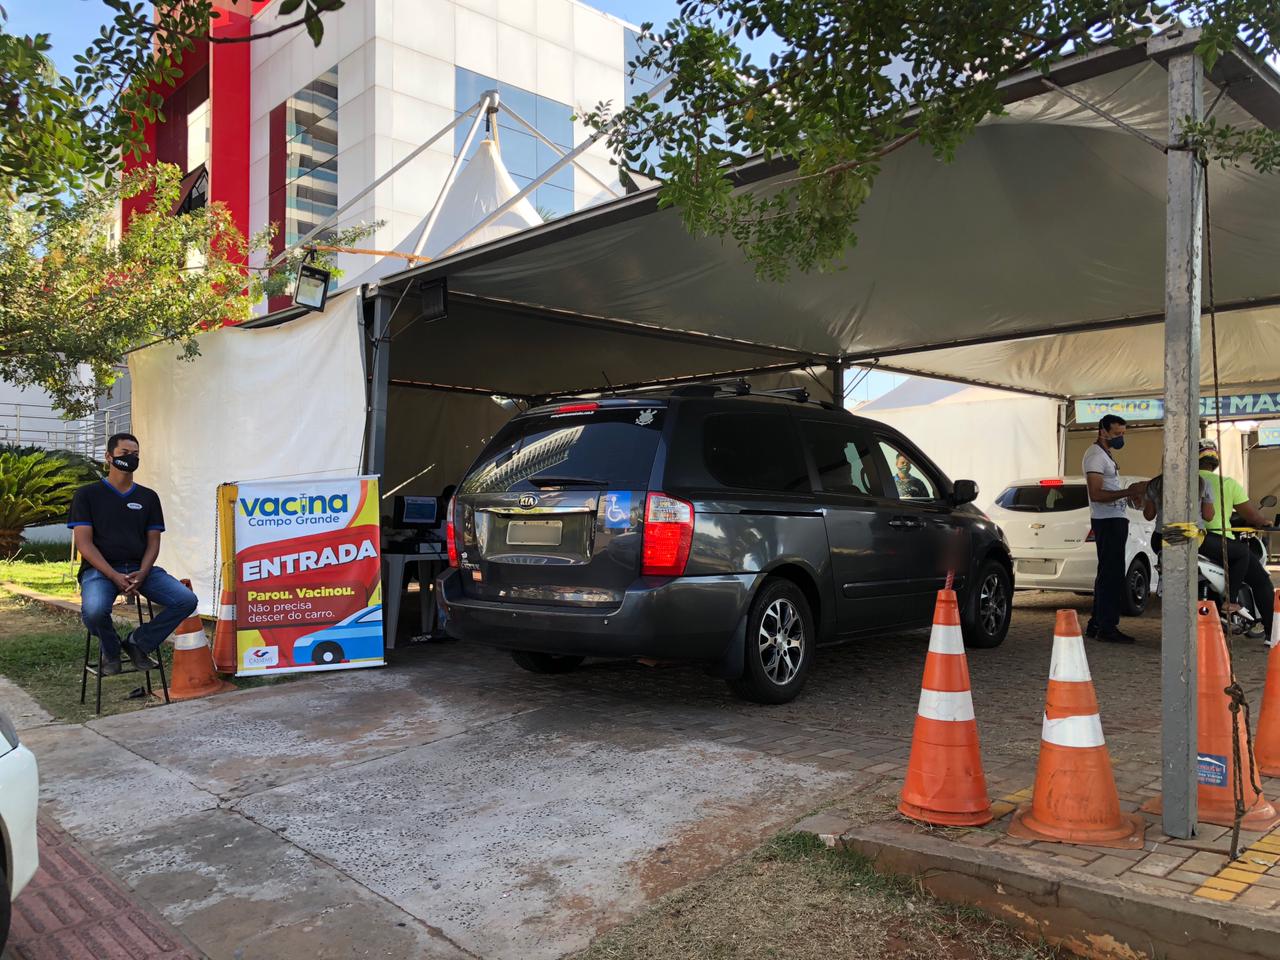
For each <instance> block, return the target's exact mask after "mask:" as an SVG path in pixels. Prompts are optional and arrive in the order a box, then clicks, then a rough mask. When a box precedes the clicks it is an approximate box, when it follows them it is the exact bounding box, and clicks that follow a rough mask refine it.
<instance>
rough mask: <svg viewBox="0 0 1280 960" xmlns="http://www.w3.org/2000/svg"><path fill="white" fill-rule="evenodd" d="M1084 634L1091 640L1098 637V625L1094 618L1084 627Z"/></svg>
mask: <svg viewBox="0 0 1280 960" xmlns="http://www.w3.org/2000/svg"><path fill="white" fill-rule="evenodd" d="M1084 635H1085V636H1086V637H1088V638H1089V639H1090V640H1092V639H1094V638H1095V637H1097V635H1098V625H1097V624H1096V623H1094V622H1093V621H1092V620H1090V621H1089V623H1088V624H1087V625H1086V626H1085V628H1084Z"/></svg>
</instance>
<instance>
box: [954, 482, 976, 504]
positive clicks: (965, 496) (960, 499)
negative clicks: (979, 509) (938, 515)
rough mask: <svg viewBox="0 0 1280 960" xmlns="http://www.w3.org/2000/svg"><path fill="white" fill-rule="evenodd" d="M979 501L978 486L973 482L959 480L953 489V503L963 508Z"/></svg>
mask: <svg viewBox="0 0 1280 960" xmlns="http://www.w3.org/2000/svg"><path fill="white" fill-rule="evenodd" d="M977 499H978V485H977V484H976V483H975V482H974V481H972V480H957V481H956V482H955V484H953V485H952V488H951V503H952V504H953V505H954V506H957V507H959V506H962V505H964V504H966V503H973V501H975V500H977Z"/></svg>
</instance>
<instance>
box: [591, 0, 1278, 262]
mask: <svg viewBox="0 0 1280 960" xmlns="http://www.w3.org/2000/svg"><path fill="white" fill-rule="evenodd" d="M1179 23H1182V24H1186V25H1190V26H1196V27H1200V28H1202V30H1203V39H1202V41H1201V42H1200V44H1199V50H1198V52H1199V53H1200V55H1201V56H1202V57H1203V58H1204V60H1205V62H1206V64H1207V65H1208V66H1209V67H1212V65H1213V63H1214V61H1215V60H1216V59H1217V58H1218V57H1219V56H1221V55H1222V53H1223V52H1225V51H1226V50H1227V49H1229V48H1230V47H1231V45H1232V44H1233V43H1235V42H1237V39H1238V40H1240V41H1242V42H1244V43H1245V44H1246V45H1247V46H1248V47H1249V48H1250V50H1252V51H1253V53H1255V54H1257V55H1259V56H1272V55H1274V54H1275V53H1276V38H1277V36H1280V4H1278V3H1276V2H1275V0H1194V2H1193V0H1167V2H1160V3H1152V4H1148V3H1144V2H1132V0H1061V2H1051V3H1047V2H1044V0H1015V2H1013V3H991V2H990V0H947V2H946V3H936V2H921V0H862V2H849V0H685V2H684V3H682V4H681V8H680V17H679V18H678V19H675V20H672V21H671V22H670V23H668V24H667V25H666V26H665V27H658V28H655V27H654V26H653V25H652V24H645V25H644V33H643V36H642V41H641V46H642V49H643V51H644V52H643V53H642V55H641V56H640V57H639V58H638V59H637V60H636V61H635V63H634V64H633V66H634V67H635V68H637V69H638V70H643V71H645V72H651V71H652V72H656V73H657V74H659V75H664V76H669V77H670V84H669V86H668V87H666V88H665V90H664V91H663V92H661V93H660V94H658V95H657V96H655V97H646V96H641V97H639V98H637V99H636V100H635V101H634V102H633V103H632V104H630V105H629V106H627V107H626V108H625V109H623V110H621V111H620V112H618V113H617V114H616V115H613V116H611V115H610V109H609V105H607V104H602V105H600V106H599V107H597V108H596V109H595V110H593V111H591V112H590V113H589V114H587V116H586V120H587V122H588V123H589V124H590V125H592V126H593V127H595V128H596V129H597V130H600V129H608V130H609V131H610V133H609V137H608V139H609V143H610V145H611V146H612V147H613V149H614V152H615V153H616V154H617V155H619V156H620V157H621V158H622V160H623V165H624V167H628V168H630V169H632V170H634V171H636V172H638V173H641V174H644V175H645V176H647V177H651V178H656V179H659V180H661V181H662V184H663V186H662V192H661V200H660V202H661V203H662V204H663V205H665V206H676V207H679V208H680V210H681V213H682V215H683V218H684V222H685V225H686V227H687V228H688V229H690V230H692V231H694V232H695V233H699V234H709V235H713V236H718V237H722V238H725V237H728V238H732V239H733V240H735V241H737V242H738V243H740V244H741V246H742V247H743V249H744V250H745V251H746V253H747V255H748V256H749V257H750V258H751V259H752V260H753V262H754V263H755V265H756V267H757V270H758V272H759V273H760V274H761V275H762V276H766V277H771V278H780V277H782V276H784V275H786V273H787V272H788V271H789V270H790V269H792V268H799V269H801V270H813V269H822V268H826V267H830V266H831V265H832V264H833V263H835V262H836V261H837V259H838V258H839V257H840V256H841V254H843V253H844V251H845V250H846V249H847V248H848V247H849V246H851V245H853V244H854V243H856V242H857V230H856V228H857V220H858V211H859V208H860V207H861V205H862V203H863V201H865V200H866V198H867V196H868V195H869V194H870V192H871V188H872V185H873V183H874V182H875V178H876V175H877V173H878V172H879V169H880V165H881V162H882V161H883V159H884V158H885V156H886V155H888V154H890V153H892V152H893V151H894V150H896V149H898V148H900V147H902V146H903V145H904V144H906V143H909V142H911V141H913V140H916V139H918V140H920V141H921V142H922V143H923V144H926V145H927V146H928V147H929V148H930V149H932V151H933V152H934V154H935V155H936V156H937V157H938V158H939V159H941V160H948V159H950V158H951V157H952V156H953V155H954V153H955V151H956V149H957V147H958V146H959V145H960V144H961V143H962V142H963V141H964V139H965V138H966V137H967V136H968V135H969V134H970V133H971V132H972V131H973V129H974V128H975V127H976V126H977V125H978V123H979V122H981V121H982V120H983V119H984V118H986V117H988V116H990V115H992V114H997V113H1000V112H1001V105H1000V102H999V98H998V90H997V87H998V85H999V83H1000V82H1001V81H1002V80H1004V79H1006V78H1007V77H1009V76H1012V75H1013V74H1016V73H1019V72H1022V71H1026V70H1046V69H1047V68H1048V67H1049V66H1051V65H1052V64H1053V62H1054V61H1055V60H1058V59H1060V58H1062V57H1063V56H1065V55H1067V54H1071V53H1078V52H1082V51H1086V50H1090V49H1093V48H1095V47H1097V46H1099V45H1102V44H1108V43H1115V44H1120V45H1128V44H1132V43H1134V42H1135V41H1137V40H1138V39H1140V38H1144V37H1147V36H1150V35H1151V34H1152V33H1153V32H1154V31H1157V30H1163V29H1167V28H1169V27H1172V26H1175V25H1177V24H1179ZM760 38H766V39H768V40H770V41H772V43H773V45H775V46H778V47H780V52H778V53H774V54H771V55H770V56H769V57H768V59H767V61H763V62H762V61H758V60H756V59H755V58H754V57H753V56H752V55H751V53H750V52H749V50H748V49H747V48H748V46H749V42H754V41H757V40H759V39H760ZM1184 133H1185V134H1186V135H1187V136H1188V138H1189V139H1190V140H1191V141H1192V142H1193V143H1198V144H1200V145H1202V146H1203V148H1204V149H1205V151H1206V153H1207V154H1208V155H1209V156H1210V157H1212V158H1214V159H1219V160H1222V161H1223V162H1231V163H1240V162H1243V161H1245V160H1248V161H1251V162H1253V163H1254V165H1255V166H1256V167H1257V168H1258V169H1259V170H1268V169H1273V168H1274V167H1276V166H1277V165H1280V137H1277V134H1275V133H1274V132H1272V131H1256V130H1238V129H1233V128H1230V127H1222V126H1219V125H1214V124H1207V125H1205V126H1204V127H1197V128H1188V129H1187V130H1185V131H1184ZM754 155H764V156H768V157H789V158H791V159H792V160H793V161H794V163H795V170H794V172H793V173H791V174H790V175H789V176H788V177H786V178H784V179H783V180H782V181H781V183H780V184H779V185H778V186H777V189H774V190H769V191H760V190H756V191H752V190H735V189H734V186H733V171H734V168H735V167H737V166H738V165H740V164H741V163H742V161H743V160H744V159H745V158H747V157H749V156H754ZM655 157H656V158H658V159H657V160H656V161H654V160H653V159H652V158H655Z"/></svg>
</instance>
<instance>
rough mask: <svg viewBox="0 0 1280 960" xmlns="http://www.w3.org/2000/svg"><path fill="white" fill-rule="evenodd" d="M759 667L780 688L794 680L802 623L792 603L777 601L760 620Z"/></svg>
mask: <svg viewBox="0 0 1280 960" xmlns="http://www.w3.org/2000/svg"><path fill="white" fill-rule="evenodd" d="M757 639H758V641H759V653H760V665H761V666H762V667H763V668H764V675H765V676H766V677H768V678H769V680H770V682H772V683H776V684H777V685H778V686H780V687H784V686H786V685H787V684H788V683H790V682H791V681H792V679H794V677H795V675H796V673H797V672H799V670H800V664H801V662H802V661H803V660H804V645H805V635H804V619H803V618H802V617H801V616H800V611H799V610H797V609H796V606H795V604H794V603H792V602H791V601H790V600H787V599H786V598H782V597H780V598H779V599H777V600H775V601H773V603H771V604H769V607H768V609H767V610H765V612H764V616H763V617H761V618H760V632H759V636H758V638H757Z"/></svg>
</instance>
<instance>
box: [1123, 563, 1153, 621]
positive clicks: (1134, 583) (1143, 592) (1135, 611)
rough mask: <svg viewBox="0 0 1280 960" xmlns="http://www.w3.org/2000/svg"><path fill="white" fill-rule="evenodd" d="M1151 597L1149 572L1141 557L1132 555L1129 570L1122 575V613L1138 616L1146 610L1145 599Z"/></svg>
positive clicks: (1127, 615)
mask: <svg viewBox="0 0 1280 960" xmlns="http://www.w3.org/2000/svg"><path fill="white" fill-rule="evenodd" d="M1150 598H1151V573H1150V571H1148V570H1147V562H1146V561H1145V560H1144V559H1142V557H1134V558H1133V563H1131V564H1129V572H1128V573H1126V574H1125V576H1124V615H1125V616H1126V617H1140V616H1142V615H1143V614H1144V613H1146V612H1147V600H1149V599H1150Z"/></svg>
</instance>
